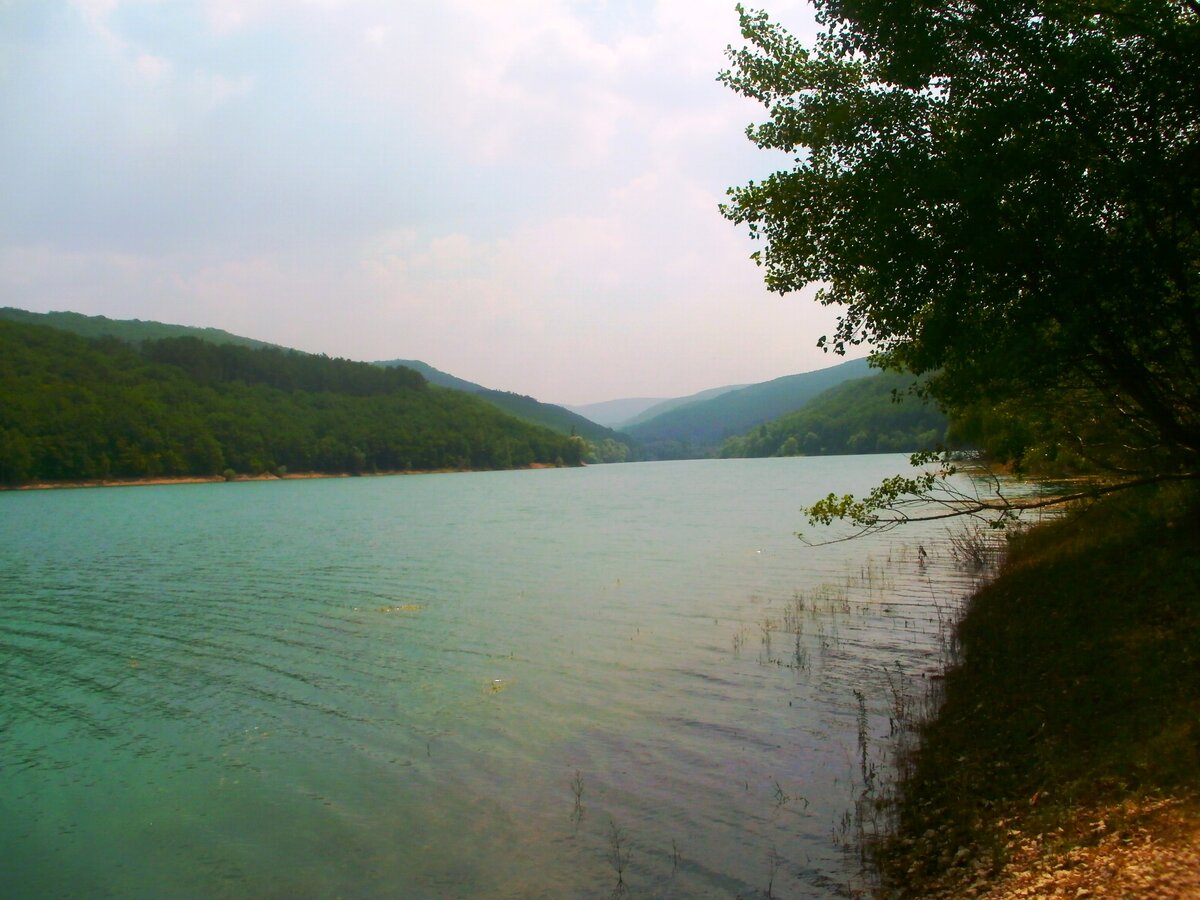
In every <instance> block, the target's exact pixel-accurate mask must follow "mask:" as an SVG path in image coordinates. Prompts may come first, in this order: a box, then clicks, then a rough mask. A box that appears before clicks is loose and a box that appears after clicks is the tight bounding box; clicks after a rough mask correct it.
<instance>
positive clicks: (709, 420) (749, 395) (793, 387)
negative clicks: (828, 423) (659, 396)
mask: <svg viewBox="0 0 1200 900" xmlns="http://www.w3.org/2000/svg"><path fill="white" fill-rule="evenodd" d="M868 372H870V366H869V365H868V363H867V361H866V360H865V359H855V360H851V361H849V362H844V363H841V364H840V365H836V366H830V367H829V368H827V369H818V370H817V371H815V372H805V373H803V374H800V375H786V376H784V377H783V378H776V379H774V380H773V381H765V382H763V383H761V384H752V385H750V386H749V387H744V388H741V389H739V390H735V391H728V392H727V393H723V394H721V395H720V396H717V397H714V398H712V399H711V400H705V401H702V402H699V403H690V404H688V405H686V406H682V407H679V408H677V409H672V410H670V411H668V412H666V413H664V414H662V415H660V416H655V417H654V418H653V419H650V420H648V421H645V422H640V423H638V424H636V425H630V426H628V427H627V429H626V430H627V431H628V433H629V434H630V435H631V436H632V437H633V438H634V440H636V441H638V442H639V443H640V445H641V449H640V452H641V454H642V455H643V456H644V457H647V458H655V459H680V458H687V457H697V456H707V455H711V454H712V453H714V452H715V451H716V449H717V448H718V447H719V446H720V444H721V442H722V441H723V440H725V439H726V438H728V437H732V436H734V435H739V434H744V433H745V432H746V431H748V430H749V429H751V428H753V427H755V426H756V425H760V424H762V423H764V422H769V421H771V420H772V419H776V418H778V417H780V416H783V415H786V414H787V413H790V412H794V411H795V410H797V409H799V408H800V407H802V406H804V404H805V403H807V402H808V401H809V400H811V399H813V398H814V397H816V396H817V395H818V394H820V393H821V392H822V391H824V390H827V389H828V388H830V387H833V386H834V385H837V384H840V383H841V382H843V381H847V380H849V379H852V378H860V377H862V376H864V375H866V374H867V373H868Z"/></svg>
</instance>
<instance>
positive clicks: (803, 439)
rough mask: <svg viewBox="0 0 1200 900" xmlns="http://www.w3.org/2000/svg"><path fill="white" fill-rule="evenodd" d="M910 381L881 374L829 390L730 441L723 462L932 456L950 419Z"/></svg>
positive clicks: (910, 379) (899, 376) (722, 448)
mask: <svg viewBox="0 0 1200 900" xmlns="http://www.w3.org/2000/svg"><path fill="white" fill-rule="evenodd" d="M911 384H912V378H910V377H909V376H907V375H901V374H899V373H896V372H887V373H884V372H881V373H879V374H877V375H872V376H870V377H867V378H856V379H854V380H853V381H847V382H844V383H842V384H839V385H838V386H837V387H833V388H830V389H829V390H827V391H825V392H824V393H822V394H819V395H818V396H817V397H815V398H813V399H812V400H810V401H809V402H808V403H806V404H805V405H804V406H803V407H801V408H800V409H799V410H797V411H796V412H794V413H792V414H790V415H787V416H783V417H782V418H779V419H775V420H774V421H772V422H768V423H765V424H763V425H760V426H758V427H757V428H755V429H754V430H753V431H751V432H749V433H747V434H745V435H742V436H740V437H736V438H729V439H728V440H727V441H725V443H724V444H722V445H721V456H722V457H724V458H730V457H743V456H751V457H760V456H801V455H803V456H823V455H828V454H839V453H897V452H903V451H914V450H932V449H934V448H935V447H938V446H941V445H942V444H943V443H944V441H945V437H946V417H945V416H944V415H943V414H942V413H941V412H940V411H939V410H938V409H937V408H936V407H934V406H933V405H932V404H929V403H922V402H921V401H920V400H919V399H918V398H916V397H914V396H912V395H911V394H910V393H909V392H908V390H907V389H908V388H909V387H910V386H911Z"/></svg>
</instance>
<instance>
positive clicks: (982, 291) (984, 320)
mask: <svg viewBox="0 0 1200 900" xmlns="http://www.w3.org/2000/svg"><path fill="white" fill-rule="evenodd" d="M817 7H818V14H819V21H820V22H821V24H822V25H823V27H824V32H823V34H822V36H821V37H820V38H819V39H818V41H817V44H816V46H815V47H813V48H812V49H809V48H805V47H803V46H801V44H800V43H799V42H798V41H797V40H796V39H795V38H794V37H792V36H791V35H789V34H788V33H787V32H785V31H784V30H783V29H781V28H780V27H779V26H777V25H776V24H774V23H772V22H771V21H770V20H769V19H768V17H767V16H766V15H765V14H763V13H750V12H746V11H744V10H741V23H742V33H743V36H744V37H745V39H746V40H747V41H748V46H747V47H745V48H743V49H737V50H735V49H730V51H729V56H730V59H731V62H732V68H731V70H729V71H727V72H724V73H722V75H721V80H722V81H723V82H724V83H725V84H727V85H728V86H729V87H731V88H732V89H734V90H736V91H738V92H740V93H743V94H745V95H747V96H749V97H751V98H753V99H755V100H758V101H759V102H761V103H762V104H763V105H764V106H765V107H766V111H767V114H768V121H766V122H765V123H764V124H761V125H758V126H754V127H751V128H750V129H749V130H748V134H749V136H750V138H751V139H752V140H753V141H754V142H755V143H757V144H758V145H759V146H760V147H762V148H764V149H769V150H782V151H784V152H786V153H788V154H789V155H790V156H791V157H792V158H793V159H794V165H793V166H792V168H790V169H788V170H786V171H781V172H777V173H776V174H774V175H772V176H770V177H769V178H767V179H766V180H764V181H763V182H761V183H750V184H748V185H746V186H743V187H740V188H736V189H732V190H731V191H730V202H729V203H728V205H726V206H725V207H723V211H724V213H725V215H726V216H727V217H728V218H730V219H731V220H732V221H734V222H737V223H741V224H744V225H746V226H747V227H748V228H749V230H750V233H751V235H752V236H753V237H755V238H758V239H761V240H763V241H764V242H765V247H764V248H763V249H762V250H761V251H759V252H757V253H756V254H755V259H756V260H757V261H758V262H759V264H760V265H762V266H763V267H764V269H765V277H766V281H767V284H768V286H769V287H770V288H772V289H773V290H776V291H779V292H781V293H784V292H789V291H794V290H798V289H799V288H801V287H803V286H804V285H807V284H810V283H820V284H823V285H824V287H823V289H822V291H821V294H820V295H819V297H820V300H821V302H822V303H825V304H834V305H837V306H839V307H841V316H840V319H839V322H838V327H837V330H836V333H834V334H833V335H832V336H828V337H827V338H822V341H821V342H822V343H823V344H828V345H829V346H831V347H833V348H834V349H835V350H836V351H838V352H843V351H845V350H846V349H847V348H849V347H852V346H856V345H859V344H863V343H867V342H869V343H870V344H871V345H873V346H874V347H875V348H876V350H877V352H878V354H879V355H880V356H881V357H882V358H883V359H884V360H885V361H886V362H887V363H888V364H889V365H891V366H895V367H897V368H901V369H904V370H907V371H911V372H913V373H915V374H918V375H921V374H925V375H927V376H928V382H927V385H928V391H929V392H930V393H931V394H932V395H933V396H934V397H936V398H937V399H938V400H939V401H940V403H941V404H942V405H943V407H944V408H945V409H947V411H948V412H949V413H950V414H951V417H952V418H962V419H972V420H973V423H974V425H975V426H977V428H976V431H975V434H976V436H982V437H984V438H985V439H987V440H988V441H989V442H991V441H994V443H995V445H996V446H997V448H998V449H999V450H1000V451H1001V452H1002V454H1003V455H1005V456H1007V457H1009V458H1015V459H1021V458H1022V457H1023V456H1025V455H1026V454H1028V453H1029V452H1030V451H1033V452H1034V455H1038V454H1042V455H1044V454H1045V452H1046V451H1047V448H1053V447H1056V446H1057V447H1064V448H1068V454H1069V455H1070V457H1071V458H1072V459H1073V460H1077V461H1079V462H1080V463H1081V464H1085V465H1087V466H1088V467H1090V468H1092V469H1093V470H1095V469H1101V470H1106V471H1109V472H1112V473H1118V474H1121V475H1127V476H1140V477H1153V476H1156V475H1160V474H1164V473H1170V474H1172V475H1179V474H1184V473H1196V472H1197V463H1198V461H1200V459H1198V458H1200V314H1198V309H1197V294H1198V291H1200V127H1198V125H1200V82H1197V80H1196V77H1195V72H1196V70H1197V67H1198V66H1200V4H1197V3H1196V2H1195V0H1128V2H1124V0H1095V2H1060V0H1016V2H1013V0H962V2H955V3H950V4H946V3H941V2H934V0H913V2H908V3H896V2H890V0H818V2H817ZM997 410H998V411H999V416H997V415H996V413H995V412H994V411H997Z"/></svg>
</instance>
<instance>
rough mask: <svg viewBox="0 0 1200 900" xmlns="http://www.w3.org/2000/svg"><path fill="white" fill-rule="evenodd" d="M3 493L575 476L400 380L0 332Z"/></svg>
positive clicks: (190, 341) (283, 355)
mask: <svg viewBox="0 0 1200 900" xmlns="http://www.w3.org/2000/svg"><path fill="white" fill-rule="evenodd" d="M0 397H2V398H3V402H2V403H0V481H2V482H4V483H6V484H14V483H21V482H28V481H71V480H81V479H104V478H140V477H156V476H185V475H216V474H221V473H223V472H227V470H232V471H233V472H235V473H239V474H242V473H245V474H257V473H263V472H275V473H280V472H282V471H284V470H287V471H291V472H327V473H336V472H351V473H360V472H369V471H396V470H433V469H446V468H455V469H457V468H475V469H486V468H510V467H520V466H526V465H530V464H533V463H545V464H557V463H562V464H568V465H572V464H577V463H579V462H580V461H581V457H582V454H583V451H584V448H585V445H584V442H583V441H582V440H581V439H579V438H571V437H569V436H564V435H560V434H556V433H554V432H552V431H550V430H549V429H546V428H541V427H537V426H534V425H530V424H528V423H526V422H522V421H519V420H517V419H515V418H513V417H511V416H508V415H505V414H504V413H503V412H501V411H500V410H498V409H496V408H495V407H494V406H492V405H491V404H489V403H487V402H485V401H483V400H481V399H479V398H476V397H472V396H471V395H469V394H465V393H462V392H460V391H451V390H446V389H441V388H436V387H431V386H429V385H427V384H426V382H425V380H424V378H422V377H421V375H420V374H418V373H416V372H413V371H412V370H408V369H381V368H379V367H376V366H372V365H370V364H368V363H355V362H350V361H348V360H331V359H328V358H327V357H322V356H311V355H308V354H303V353H298V352H295V351H284V350H277V349H271V348H265V349H257V350H255V349H250V348H246V347H238V346H235V345H228V344H226V345H219V344H211V343H208V342H206V341H202V340H198V339H194V338H172V339H164V340H156V341H146V342H145V343H143V344H141V345H131V344H127V343H125V342H123V341H120V340H117V339H114V338H101V339H87V338H82V337H79V336H78V335H75V334H71V333H69V332H66V331H62V330H59V329H56V328H50V327H45V326H40V325H29V324H25V323H21V322H17V321H13V320H11V319H4V318H2V317H0Z"/></svg>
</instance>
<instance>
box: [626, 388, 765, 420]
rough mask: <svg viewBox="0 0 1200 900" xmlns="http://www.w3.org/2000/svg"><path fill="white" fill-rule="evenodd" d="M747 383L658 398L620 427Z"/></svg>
mask: <svg viewBox="0 0 1200 900" xmlns="http://www.w3.org/2000/svg"><path fill="white" fill-rule="evenodd" d="M748 386H749V385H745V384H727V385H725V386H724V387H715V388H709V389H708V390H706V391H700V392H698V393H695V394H689V395H688V396H686V397H670V398H668V399H665V400H659V401H657V402H655V403H652V404H650V405H649V406H647V407H646V408H645V409H642V410H640V411H638V412H637V413H636V414H634V415H632V416H630V417H629V418H628V419H626V420H625V421H624V422H622V423H621V426H620V427H621V428H626V429H628V428H632V427H633V426H634V425H639V424H641V423H642V422H649V421H650V420H651V419H654V418H657V417H658V416H661V415H663V414H664V413H668V412H670V411H671V410H673V409H679V408H680V407H683V406H690V405H692V404H693V403H700V402H702V401H704V400H711V399H712V398H713V397H720V396H721V395H722V394H728V393H729V392H730V391H737V390H741V389H742V388H744V387H748Z"/></svg>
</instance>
